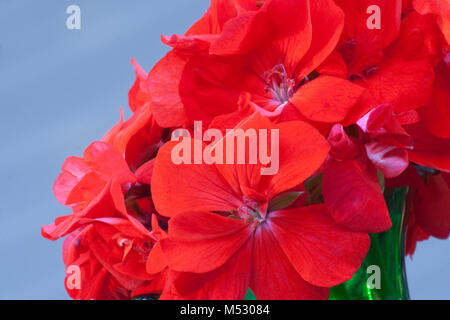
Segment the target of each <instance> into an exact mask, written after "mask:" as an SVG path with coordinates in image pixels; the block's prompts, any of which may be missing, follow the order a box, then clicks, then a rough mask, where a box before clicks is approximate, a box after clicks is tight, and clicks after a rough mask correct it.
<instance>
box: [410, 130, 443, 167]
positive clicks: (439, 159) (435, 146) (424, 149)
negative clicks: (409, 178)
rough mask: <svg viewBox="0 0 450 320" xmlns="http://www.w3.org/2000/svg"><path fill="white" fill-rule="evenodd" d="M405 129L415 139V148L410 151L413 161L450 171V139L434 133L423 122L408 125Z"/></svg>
mask: <svg viewBox="0 0 450 320" xmlns="http://www.w3.org/2000/svg"><path fill="white" fill-rule="evenodd" d="M405 129H406V130H407V131H408V133H409V134H410V135H411V136H412V137H413V139H414V147H413V150H410V151H409V159H410V160H411V161H412V162H415V163H417V164H420V165H423V166H425V167H430V168H434V169H437V170H441V171H446V172H450V139H442V138H438V137H436V136H434V135H432V134H431V133H430V132H428V130H426V129H425V128H424V127H423V125H421V124H414V125H411V126H407V127H405Z"/></svg>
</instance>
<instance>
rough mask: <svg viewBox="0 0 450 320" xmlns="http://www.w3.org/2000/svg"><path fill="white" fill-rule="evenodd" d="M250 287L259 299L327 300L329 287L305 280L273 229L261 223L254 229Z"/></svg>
mask: <svg viewBox="0 0 450 320" xmlns="http://www.w3.org/2000/svg"><path fill="white" fill-rule="evenodd" d="M254 246H255V247H254V250H253V258H252V262H253V263H252V278H251V281H250V288H251V289H252V291H253V293H254V294H255V295H256V297H257V299H259V300H326V299H328V296H329V290H328V289H327V288H320V287H316V286H314V285H311V284H310V283H308V282H306V281H305V280H303V278H302V277H301V276H300V275H299V274H298V272H297V271H296V270H295V269H294V267H293V266H292V264H291V262H290V261H289V260H288V258H287V257H286V255H285V254H284V252H283V250H282V249H281V247H280V245H279V244H278V241H277V240H276V239H275V237H274V235H273V234H272V231H270V230H269V228H267V227H266V226H265V225H262V226H261V227H260V228H258V230H257V231H256V233H255V242H254Z"/></svg>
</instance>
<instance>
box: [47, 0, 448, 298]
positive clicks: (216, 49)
mask: <svg viewBox="0 0 450 320" xmlns="http://www.w3.org/2000/svg"><path fill="white" fill-rule="evenodd" d="M371 10H372V11H371ZM449 40H450V4H449V3H448V2H446V1H440V0H414V1H407V0H405V1H402V0H370V1H369V0H314V1H313V0H265V1H256V0H212V1H211V7H210V8H209V9H208V10H207V12H206V13H205V14H204V16H203V17H202V18H201V19H200V20H199V21H197V22H196V23H195V24H194V25H193V26H192V27H191V28H190V29H189V30H188V31H187V32H186V33H185V34H184V35H173V36H163V37H162V41H163V43H165V44H166V45H168V46H170V47H172V48H173V49H172V50H171V51H170V52H169V53H168V54H167V55H166V56H165V57H164V58H163V59H162V60H161V61H160V62H159V63H158V64H157V65H156V66H155V67H154V68H153V69H152V70H151V71H150V73H149V74H147V73H146V72H145V71H144V70H143V69H142V68H141V67H140V66H139V65H138V64H137V63H136V62H135V61H134V60H133V61H132V62H133V65H134V67H135V70H136V82H135V83H134V85H133V87H132V88H131V90H130V92H129V105H130V107H131V110H132V111H133V116H132V117H131V118H130V119H129V120H128V121H125V122H124V120H123V117H122V119H121V121H120V122H119V123H118V124H117V125H116V126H114V127H113V128H112V129H111V130H110V131H109V132H108V133H107V134H106V135H105V137H104V138H103V139H102V141H98V142H94V143H93V144H92V145H91V146H89V147H88V148H87V149H86V151H85V154H84V156H83V157H82V158H78V157H70V158H68V159H67V161H66V162H65V163H64V165H63V168H62V171H63V172H62V173H61V174H60V176H59V177H58V179H57V180H56V182H55V185H54V193H55V196H56V198H57V199H58V201H60V202H61V203H62V204H63V205H66V206H69V207H71V208H72V211H73V212H72V214H71V215H68V216H64V217H60V218H57V219H56V220H55V223H54V224H52V225H48V226H44V227H43V228H42V234H43V236H44V237H46V238H48V239H51V240H56V239H59V238H61V237H64V236H67V237H66V239H65V241H64V246H63V256H64V263H65V264H66V267H68V268H69V267H70V266H76V267H77V269H76V270H79V272H80V275H79V276H80V279H79V281H78V283H77V282H76V281H75V283H72V282H71V280H73V279H72V278H71V277H73V276H74V274H72V273H68V275H67V278H66V287H67V290H68V292H69V294H70V296H71V297H72V298H74V299H129V298H133V297H136V296H139V295H142V294H146V295H151V294H154V295H158V296H160V298H161V299H243V297H244V296H245V294H246V292H247V290H248V289H249V288H250V289H251V290H252V292H253V293H254V294H255V295H256V297H257V298H258V299H327V298H328V295H329V288H330V287H332V286H335V285H338V284H340V283H342V282H344V281H346V280H349V279H350V278H351V277H352V275H353V274H354V273H355V272H356V270H357V269H358V268H359V267H360V265H361V263H362V261H363V259H364V257H365V255H366V253H367V251H368V249H369V246H370V240H369V236H368V234H369V233H378V232H384V231H386V230H388V229H389V228H390V227H391V221H390V217H389V212H388V209H387V206H386V203H385V200H384V197H383V191H384V190H383V188H385V187H386V188H390V187H398V186H409V187H410V192H409V198H408V225H409V227H408V230H409V231H408V240H407V241H408V248H407V250H408V253H410V254H412V253H413V252H414V248H415V245H416V241H419V240H423V239H426V238H427V237H429V236H430V235H431V236H434V237H438V238H447V237H448V236H449V233H450V105H449V101H450V96H449V95H450V46H449ZM197 121H201V122H202V125H203V128H204V129H202V128H200V129H199V128H198V126H196V122H197ZM230 129H233V130H234V131H233V132H236V131H241V132H245V133H246V135H245V136H244V141H246V142H248V143H247V144H244V145H245V146H246V148H247V149H246V151H247V153H246V156H245V157H244V159H241V160H244V161H232V162H231V163H230V162H229V161H215V162H211V161H209V162H208V161H194V163H193V164H191V163H177V162H176V161H174V160H173V154H174V152H175V153H176V152H179V151H180V146H179V142H177V141H170V140H171V136H172V140H173V139H174V137H177V136H178V135H177V133H180V132H184V135H183V137H179V139H180V140H182V141H183V145H184V146H188V147H189V148H184V149H183V150H182V152H181V154H180V155H181V157H182V158H186V157H187V158H189V157H190V156H192V157H193V158H195V157H196V155H193V153H194V150H198V149H199V150H200V151H201V152H202V154H204V153H208V152H211V149H214V152H213V153H214V156H213V157H214V159H216V160H224V159H227V160H228V159H229V158H228V156H229V154H222V153H220V154H219V151H218V150H219V148H216V147H217V146H228V143H229V142H230V141H232V140H233V139H234V138H235V137H234V136H233V135H230ZM205 130H206V131H205ZM199 131H200V132H199ZM208 132H213V133H214V137H215V138H214V137H211V136H209V135H208ZM249 132H253V133H254V136H252V135H251V134H249ZM267 132H270V134H269V136H267ZM264 133H266V134H264ZM191 136H193V138H191ZM198 136H200V137H201V138H200V139H197V138H196V137H198ZM205 137H206V138H205ZM253 138H254V139H255V141H259V142H260V145H258V146H257V148H252V147H251V141H252V139H253ZM233 141H234V140H233ZM261 141H266V142H267V141H270V142H269V149H270V152H269V153H270V155H271V156H272V157H271V158H270V161H271V163H267V162H265V161H264V160H263V159H262V157H261V152H259V153H260V154H259V158H258V157H257V156H256V157H254V158H255V159H254V160H255V161H251V159H252V158H253V157H252V155H253V153H255V154H257V153H258V151H261V148H262V146H261ZM225 150H226V152H225V153H228V152H230V151H231V152H232V156H231V158H232V159H233V160H235V153H233V151H236V152H238V150H237V149H236V148H235V149H233V147H232V148H231V149H227V148H225ZM190 152H192V154H189V153H190ZM275 153H277V154H278V157H279V159H278V160H279V161H278V162H279V163H277V169H278V170H277V171H276V173H275V174H273V175H264V174H262V170H261V169H264V168H267V167H268V166H270V165H271V164H272V165H273V161H274V158H273V156H274V154H275ZM210 154H212V153H210ZM192 157H191V158H192ZM197 160H198V159H197ZM380 182H381V183H380ZM74 284H75V285H74Z"/></svg>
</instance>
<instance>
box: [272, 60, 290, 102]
mask: <svg viewBox="0 0 450 320" xmlns="http://www.w3.org/2000/svg"><path fill="white" fill-rule="evenodd" d="M264 79H265V81H266V83H267V86H266V88H265V90H266V92H268V93H270V94H271V95H272V97H273V98H274V99H276V100H278V101H279V102H280V103H285V102H288V101H289V99H290V98H291V97H292V96H293V95H294V91H295V81H294V80H293V79H290V78H288V75H287V72H286V69H285V67H284V65H282V64H278V65H276V66H275V67H274V68H273V69H272V70H270V71H267V72H266V73H265V74H264Z"/></svg>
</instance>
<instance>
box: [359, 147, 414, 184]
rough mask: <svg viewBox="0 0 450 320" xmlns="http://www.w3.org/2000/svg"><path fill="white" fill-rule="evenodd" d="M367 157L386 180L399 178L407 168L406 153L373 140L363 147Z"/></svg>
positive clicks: (407, 159) (403, 150)
mask: <svg viewBox="0 0 450 320" xmlns="http://www.w3.org/2000/svg"><path fill="white" fill-rule="evenodd" d="M365 148H366V152H367V157H368V158H369V159H370V161H372V163H373V164H374V165H375V167H377V169H378V170H380V171H381V172H382V173H383V175H384V176H385V177H386V178H394V177H397V176H399V175H400V174H401V173H402V172H403V171H405V170H406V168H408V166H409V158H408V152H407V151H406V150H405V149H401V148H397V147H394V146H391V145H383V144H380V143H378V142H377V141H375V140H373V141H371V142H369V143H367V144H366V145H365Z"/></svg>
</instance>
